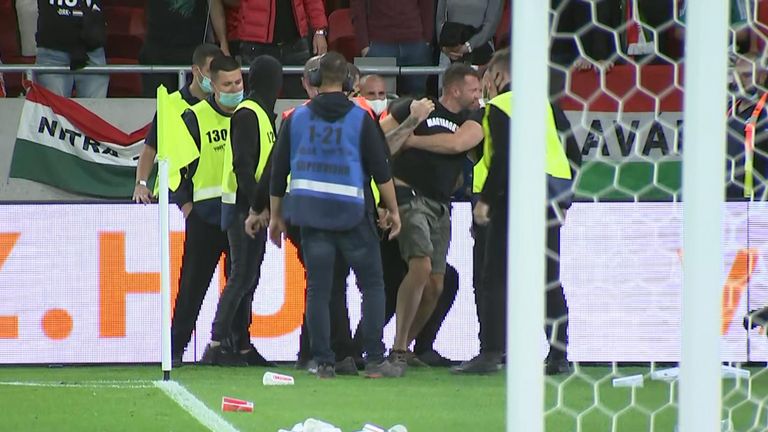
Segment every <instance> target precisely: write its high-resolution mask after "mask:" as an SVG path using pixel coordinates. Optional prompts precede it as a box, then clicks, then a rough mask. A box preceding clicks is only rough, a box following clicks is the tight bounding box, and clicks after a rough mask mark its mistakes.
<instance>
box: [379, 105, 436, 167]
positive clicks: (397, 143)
mask: <svg viewBox="0 0 768 432" xmlns="http://www.w3.org/2000/svg"><path fill="white" fill-rule="evenodd" d="M410 109H411V114H410V115H409V116H408V118H406V119H405V120H403V123H402V124H399V125H398V124H397V121H396V120H395V119H394V118H393V117H392V116H387V117H386V118H384V119H382V120H381V121H380V124H381V129H382V130H383V131H384V134H385V136H386V137H387V146H389V152H390V154H392V155H395V154H397V152H399V151H400V149H401V148H402V146H403V143H404V142H405V140H406V139H408V137H409V136H411V134H412V133H413V131H414V130H415V129H416V127H417V126H418V125H419V124H420V123H421V122H423V121H424V120H426V118H427V117H428V116H429V114H430V113H431V112H432V111H434V110H435V104H434V103H433V102H432V101H430V100H429V99H421V100H415V101H413V102H411V107H410Z"/></svg>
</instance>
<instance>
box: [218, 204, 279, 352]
mask: <svg viewBox="0 0 768 432" xmlns="http://www.w3.org/2000/svg"><path fill="white" fill-rule="evenodd" d="M247 216H248V211H247V210H245V209H237V211H236V213H235V218H234V220H233V221H232V225H231V226H230V227H229V228H228V229H227V231H226V235H227V238H228V240H229V251H230V262H231V266H232V269H231V273H230V275H229V278H228V279H227V285H226V286H225V287H224V291H223V292H222V293H221V296H220V297H219V304H218V307H217V308H216V316H215V317H214V319H213V328H212V329H211V340H214V341H218V342H226V343H227V345H230V346H231V347H232V348H233V349H247V348H249V347H250V332H249V331H248V328H249V327H250V325H251V317H252V312H251V311H252V307H251V306H252V303H253V294H254V292H255V290H256V287H257V286H258V283H259V277H260V275H261V263H262V262H263V261H264V250H265V246H266V240H267V236H266V230H261V231H259V232H258V233H257V235H256V238H255V239H252V238H251V237H249V236H248V234H246V233H245V219H246V217H247Z"/></svg>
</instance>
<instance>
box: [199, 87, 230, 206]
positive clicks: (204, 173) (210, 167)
mask: <svg viewBox="0 0 768 432" xmlns="http://www.w3.org/2000/svg"><path fill="white" fill-rule="evenodd" d="M189 110H190V111H192V113H193V114H194V115H195V117H197V124H198V128H199V133H200V159H199V161H198V165H197V171H195V175H194V176H193V177H192V185H193V186H194V188H193V191H192V201H194V202H199V201H205V200H209V199H214V198H216V199H220V198H221V178H222V175H223V174H222V171H223V169H224V154H225V153H226V149H227V148H229V147H230V144H229V120H230V118H229V117H228V116H225V115H221V114H219V113H218V112H217V111H216V110H215V109H214V108H213V107H212V106H211V104H210V102H208V101H204V102H201V103H199V104H197V105H195V106H193V107H192V108H189ZM231 164H232V163H231V162H230V165H231Z"/></svg>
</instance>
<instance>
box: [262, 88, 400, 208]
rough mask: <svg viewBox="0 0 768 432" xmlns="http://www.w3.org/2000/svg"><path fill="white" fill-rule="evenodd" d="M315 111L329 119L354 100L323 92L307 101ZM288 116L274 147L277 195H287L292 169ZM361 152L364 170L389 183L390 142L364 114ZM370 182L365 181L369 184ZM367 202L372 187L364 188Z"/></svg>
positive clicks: (346, 109)
mask: <svg viewBox="0 0 768 432" xmlns="http://www.w3.org/2000/svg"><path fill="white" fill-rule="evenodd" d="M307 107H308V108H309V109H310V110H311V111H312V113H314V114H316V115H318V116H320V117H322V118H323V119H325V120H328V121H335V120H338V119H340V118H342V117H344V116H345V115H346V114H347V113H348V112H349V110H351V109H352V108H354V107H355V104H354V103H353V102H352V101H350V100H349V99H347V97H346V96H345V95H344V93H341V92H336V93H322V94H320V95H318V96H316V97H315V98H314V99H312V101H310V102H309V103H308V104H307ZM292 120H293V117H288V118H287V119H286V120H285V121H284V122H283V125H282V126H281V128H280V134H279V135H278V137H277V143H276V144H275V149H274V156H273V157H274V159H273V161H272V162H273V166H272V176H271V184H270V194H271V195H272V196H276V197H282V196H285V189H286V187H287V177H288V174H289V173H290V171H291V122H292ZM360 156H361V158H362V161H363V172H365V174H366V176H371V177H373V179H374V181H375V182H376V183H378V184H381V183H386V182H388V181H389V180H390V179H391V178H392V174H391V171H390V168H389V154H388V150H387V142H386V139H385V138H384V134H383V133H382V132H381V128H380V127H379V126H378V125H377V124H376V122H375V121H374V120H373V119H372V118H371V117H370V116H368V115H365V116H363V123H362V125H361V127H360ZM367 183H369V182H368V181H366V184H367ZM365 199H366V204H367V205H368V207H369V208H370V209H373V197H372V195H371V192H370V188H365Z"/></svg>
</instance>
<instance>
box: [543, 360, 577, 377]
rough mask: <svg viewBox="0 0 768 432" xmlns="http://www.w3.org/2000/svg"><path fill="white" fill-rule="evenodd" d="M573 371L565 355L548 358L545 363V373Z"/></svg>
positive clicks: (555, 373)
mask: <svg viewBox="0 0 768 432" xmlns="http://www.w3.org/2000/svg"><path fill="white" fill-rule="evenodd" d="M571 372H572V371H571V364H570V363H568V359H566V358H564V357H555V358H547V362H546V363H545V365H544V375H550V376H552V375H563V374H565V375H567V374H570V373H571Z"/></svg>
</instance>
